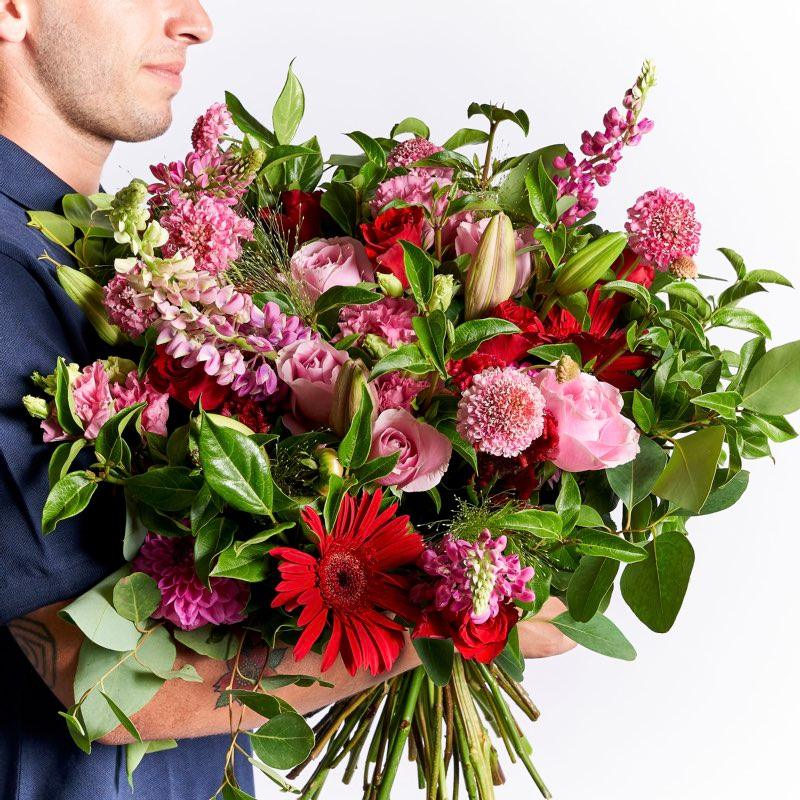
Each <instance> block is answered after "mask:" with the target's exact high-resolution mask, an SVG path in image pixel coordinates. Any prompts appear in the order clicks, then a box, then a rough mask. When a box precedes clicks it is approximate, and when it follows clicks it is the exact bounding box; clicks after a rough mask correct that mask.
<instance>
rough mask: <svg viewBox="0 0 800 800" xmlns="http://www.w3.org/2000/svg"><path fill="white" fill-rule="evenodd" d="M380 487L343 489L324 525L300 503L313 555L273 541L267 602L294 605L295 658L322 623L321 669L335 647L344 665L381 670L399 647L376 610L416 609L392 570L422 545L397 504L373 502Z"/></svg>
mask: <svg viewBox="0 0 800 800" xmlns="http://www.w3.org/2000/svg"><path fill="white" fill-rule="evenodd" d="M382 499H383V493H382V492H381V491H380V490H378V491H376V492H375V493H374V494H373V495H371V496H370V495H369V494H367V493H366V492H365V493H362V495H361V497H360V498H359V500H358V501H357V502H356V500H355V499H354V498H353V497H351V496H350V495H348V494H346V495H344V497H342V502H341V505H340V506H339V513H338V515H337V517H336V522H335V524H334V526H333V530H332V531H327V530H326V529H325V524H324V522H323V521H322V519H321V518H320V517H319V515H318V514H317V513H316V512H315V511H314V510H313V509H312V508H311V507H310V506H306V508H304V509H303V511H302V512H301V516H302V519H303V522H305V524H306V525H307V526H308V527H309V528H310V529H311V532H312V533H313V534H314V535H315V537H316V539H317V541H318V545H317V549H318V555H312V554H311V553H307V552H305V551H303V550H296V549H294V548H292V547H276V548H274V549H273V550H272V551H271V555H273V556H275V557H276V558H279V559H281V563H280V564H279V565H278V570H279V571H280V574H281V581H280V583H279V584H278V585H277V587H276V592H277V594H276V596H275V599H274V600H273V601H272V607H273V608H277V607H279V606H285V608H286V610H287V611H290V612H291V611H294V610H296V609H297V608H301V607H302V611H301V612H300V616H299V617H298V619H297V624H298V626H299V627H300V628H303V633H302V634H301V635H300V638H299V639H298V640H297V644H296V645H295V646H294V657H295V660H296V661H300V660H301V659H303V658H304V657H305V656H306V655H307V653H308V651H309V650H310V649H311V648H312V647H313V645H314V644H315V642H316V641H317V640H318V639H319V638H320V636H321V635H322V632H323V631H324V630H325V628H326V626H327V625H328V624H329V623H330V626H331V636H330V639H329V640H328V644H327V645H326V646H325V650H324V652H323V655H322V664H321V669H322V670H323V671H325V670H327V669H328V668H329V667H330V666H331V665H332V664H333V663H334V661H335V660H336V657H337V656H338V655H340V654H341V656H342V661H343V662H344V665H345V667H346V668H347V671H348V672H349V673H350V674H351V675H355V672H356V670H357V669H358V668H359V667H366V668H367V669H368V670H369V671H370V672H371V673H372V674H373V675H378V674H380V673H382V672H386V671H387V670H388V669H390V668H391V666H392V664H394V662H395V660H396V659H397V656H398V655H399V654H400V651H401V650H402V649H403V642H404V639H403V631H404V630H405V629H404V627H403V626H402V625H401V624H400V623H399V622H395V620H393V619H389V617H387V616H386V615H385V614H383V613H382V611H391V612H393V613H395V614H400V615H401V616H403V617H406V618H409V619H410V618H413V617H415V616H416V615H417V614H418V609H416V608H415V607H414V606H412V605H411V603H410V602H409V600H408V595H409V586H408V581H407V580H406V578H405V577H404V576H400V575H396V574H392V573H394V571H395V570H397V569H399V568H400V567H404V566H406V565H411V564H413V562H414V561H416V559H417V558H418V557H419V555H420V554H421V553H422V550H423V545H422V537H421V536H420V535H419V534H418V533H416V532H415V531H414V530H413V529H412V528H411V526H410V524H409V520H408V516H406V515H403V516H399V517H397V516H395V512H396V511H397V504H396V503H393V504H392V505H390V506H388V507H387V508H386V509H384V510H383V511H381V510H380V506H381V500H382Z"/></svg>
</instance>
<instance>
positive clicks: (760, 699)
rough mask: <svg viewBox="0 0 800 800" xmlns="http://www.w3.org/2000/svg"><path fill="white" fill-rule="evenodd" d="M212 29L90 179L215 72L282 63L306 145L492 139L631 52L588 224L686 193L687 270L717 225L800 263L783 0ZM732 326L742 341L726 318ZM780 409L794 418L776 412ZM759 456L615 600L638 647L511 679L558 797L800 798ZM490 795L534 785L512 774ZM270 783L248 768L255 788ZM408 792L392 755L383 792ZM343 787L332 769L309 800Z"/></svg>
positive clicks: (789, 319) (552, 134) (787, 623)
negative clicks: (660, 604) (496, 115)
mask: <svg viewBox="0 0 800 800" xmlns="http://www.w3.org/2000/svg"><path fill="white" fill-rule="evenodd" d="M206 5H207V8H208V10H209V12H210V13H211V15H212V17H213V19H214V22H215V24H216V36H215V38H214V40H213V41H212V42H211V43H210V44H208V45H206V46H205V47H202V48H197V49H196V50H195V51H194V52H193V53H192V56H191V59H190V66H189V69H188V70H187V74H186V84H185V88H184V91H183V93H182V94H181V96H180V97H179V98H178V100H177V101H176V105H175V112H176V113H175V124H174V125H173V128H172V130H171V131H170V132H169V133H168V134H167V135H166V136H164V137H163V138H161V139H159V140H157V141H155V142H151V143H148V144H144V145H122V146H119V147H118V148H117V149H116V150H115V151H114V153H113V154H112V157H111V161H110V162H109V168H108V170H107V173H106V175H105V182H106V185H107V186H108V187H110V188H117V187H118V186H119V185H121V184H122V183H124V182H126V181H127V180H128V178H129V177H131V176H133V175H135V174H141V173H142V171H143V169H144V167H145V166H146V165H147V164H149V163H150V162H151V161H154V160H160V159H163V158H167V157H170V158H175V157H180V156H182V155H183V154H185V152H186V151H187V149H188V147H187V145H188V134H189V131H190V129H191V124H192V121H193V119H194V117H195V116H197V115H198V114H199V113H200V112H201V111H202V110H203V109H204V108H205V107H206V106H207V105H208V104H210V103H211V102H213V101H216V100H219V99H222V96H223V91H224V90H225V89H226V88H228V89H231V90H232V91H234V92H235V93H237V94H238V95H239V96H240V97H241V99H242V100H243V101H244V102H245V104H246V105H247V107H248V108H249V109H250V110H251V111H252V112H253V113H255V114H256V115H257V116H261V117H262V118H263V119H264V120H265V122H269V114H270V110H271V107H272V102H273V100H274V98H275V97H276V96H277V94H278V92H279V91H280V88H281V86H282V83H283V79H284V75H285V70H286V66H287V64H288V62H289V60H290V59H292V58H294V57H297V60H296V63H295V68H296V71H297V73H298V74H299V76H300V78H301V80H302V82H303V85H304V87H305V90H306V97H307V113H306V119H305V121H304V123H303V125H302V128H301V131H300V134H301V136H302V137H303V138H307V137H308V136H309V135H311V134H312V133H316V134H318V135H319V138H320V141H321V143H322V146H323V151H324V152H326V153H330V152H337V151H338V152H343V151H346V152H353V151H354V150H353V145H352V144H350V143H349V142H348V141H347V140H345V139H344V137H343V136H342V135H341V131H347V130H353V129H355V128H358V129H363V130H365V131H367V132H369V133H372V134H377V135H387V134H388V131H389V128H390V126H391V125H392V123H394V122H396V121H398V120H400V119H402V118H403V117H405V116H407V115H414V116H419V117H422V118H423V119H425V120H426V121H427V122H428V123H429V124H430V126H431V129H432V132H433V138H435V139H438V140H440V141H442V140H444V138H446V137H447V136H448V135H449V134H450V133H451V132H452V131H453V130H455V129H456V128H458V127H461V126H462V125H464V124H466V118H465V111H466V107H467V105H468V104H469V102H470V101H472V100H480V101H484V102H485V101H488V100H492V101H504V102H506V103H507V104H508V106H510V107H512V108H518V107H523V108H525V109H526V110H527V111H528V112H529V113H530V116H531V119H532V131H531V135H530V137H529V139H528V140H527V143H525V144H524V145H523V140H522V137H521V136H518V135H517V133H516V132H515V130H513V129H512V128H511V127H510V126H509V127H508V128H506V129H505V130H504V131H503V132H504V136H505V141H504V142H502V143H501V150H500V152H501V153H503V152H504V151H505V152H507V153H508V154H511V153H515V152H520V151H521V150H522V149H523V146H524V148H525V149H526V150H532V149H534V148H535V147H537V146H540V145H543V144H548V143H551V142H560V141H565V142H567V143H568V144H570V145H572V146H573V147H576V146H577V144H578V143H579V135H580V132H581V131H582V130H583V129H584V128H591V130H592V131H594V130H596V129H597V127H599V126H600V123H601V118H602V115H603V113H604V112H605V111H606V110H607V109H608V108H610V107H611V105H612V104H618V103H619V101H620V100H621V98H622V94H623V92H624V90H625V89H626V87H627V86H628V85H629V84H630V83H631V82H632V81H633V79H634V78H635V76H636V73H637V71H638V69H639V64H640V62H641V60H642V59H643V58H644V57H646V56H649V57H651V58H653V59H655V61H656V63H657V64H658V68H659V78H660V81H659V85H658V87H656V89H655V90H654V91H653V93H652V95H651V101H650V102H649V104H648V108H647V116H650V117H652V118H654V119H655V121H656V128H655V130H654V131H653V132H652V133H651V134H649V135H648V136H647V137H645V140H644V141H643V143H642V144H641V146H640V147H638V148H635V149H631V150H629V151H628V152H626V154H625V158H624V159H623V162H622V164H621V168H620V170H619V171H618V173H617V174H616V175H615V177H614V181H613V183H612V185H611V186H609V187H608V188H606V189H603V190H601V191H600V198H601V204H600V209H599V210H600V221H601V222H602V223H604V224H605V225H607V226H608V227H616V228H618V229H619V228H621V226H622V223H623V222H624V214H625V209H626V208H627V207H628V206H629V205H631V204H632V202H633V200H634V199H635V198H636V197H637V196H638V195H639V194H640V193H641V192H643V191H646V190H648V189H651V188H655V187H657V186H661V185H664V186H668V187H670V188H672V189H675V190H677V191H681V192H683V193H685V194H686V195H688V196H689V197H691V198H692V199H693V200H694V202H695V204H696V206H697V210H698V215H699V218H700V219H701V221H702V223H703V235H702V249H701V252H700V255H699V262H700V265H701V269H702V271H704V272H708V273H716V274H718V275H722V274H731V273H726V270H727V269H728V267H727V265H726V263H725V262H724V260H723V259H722V257H721V256H720V255H719V254H718V253H716V252H715V248H717V247H718V246H720V245H725V246H729V247H733V248H734V249H736V250H738V251H740V252H741V253H742V254H743V255H744V256H745V258H746V260H747V262H748V264H749V266H750V267H751V268H753V267H769V268H774V269H778V270H781V271H784V272H785V273H786V274H788V275H789V276H790V277H792V278H794V279H795V282H796V283H798V284H800V270H799V269H798V264H799V263H800V258H799V257H800V237H798V235H797V219H798V216H797V215H798V203H797V197H798V186H799V185H800V167H798V163H800V159H799V158H798V143H799V142H798V130H799V129H800V112H798V104H797V76H798V66H800V64H799V63H798V62H799V61H800V57H799V56H798V52H800V48H798V46H797V39H798V34H800V24H798V23H799V22H800V12H798V11H797V7H796V6H795V5H794V4H790V3H789V2H775V1H774V0H773V1H772V2H764V0H762V2H759V3H752V2H747V3H745V2H741V0H739V1H738V2H708V0H703V2H700V1H699V0H694V1H693V2H675V0H668V2H659V3H655V2H646V3H643V2H640V3H631V2H625V3H622V2H618V1H617V0H613V1H609V0H605V1H604V2H593V3H590V2H586V1H585V0H577V1H576V0H572V2H570V3H556V2H549V3H543V2H530V1H529V2H522V1H521V0H518V1H517V2H507V1H506V0H486V1H485V2H474V1H473V0H402V1H401V2H392V3H388V2H380V3H379V2H360V1H359V2H354V1H353V0H340V2H332V1H331V0H326V1H325V2H307V1H305V2H304V1H303V0H292V1H291V2H280V3H278V2H271V1H270V0H236V2H231V0H208V2H207V4H206ZM751 307H752V308H754V310H756V311H758V312H760V313H762V314H763V315H764V316H765V317H766V318H767V320H768V322H769V324H770V325H771V326H772V330H773V334H774V342H775V343H782V342H785V341H788V340H790V339H797V338H800V310H798V295H797V293H796V292H793V291H791V290H786V289H780V288H777V289H776V290H775V291H774V292H773V293H771V294H770V295H768V296H764V295H762V296H759V297H757V298H756V299H755V300H752V301H751ZM735 341H741V340H740V339H735ZM795 422H797V420H795ZM776 450H777V454H778V463H777V465H776V466H773V465H772V463H770V462H758V463H756V464H755V465H754V466H753V468H752V472H753V475H752V479H751V489H750V491H749V492H748V494H747V495H746V496H745V498H744V499H743V500H742V501H741V502H740V503H739V504H738V505H737V506H736V507H735V508H734V509H732V510H729V511H727V512H724V513H722V514H719V515H717V516H714V517H705V518H702V519H698V520H696V521H695V523H694V525H693V526H692V532H693V537H692V541H693V543H694V546H695V548H696V551H697V562H696V567H695V571H694V575H693V577H692V581H691V584H690V587H689V592H688V595H687V597H686V601H685V604H684V608H683V610H682V612H681V615H680V617H679V618H678V621H677V623H676V625H675V627H674V628H673V630H672V631H671V633H670V634H669V635H667V636H658V635H656V634H653V633H650V632H649V631H648V630H647V629H645V628H644V627H643V626H642V625H641V624H640V623H638V621H637V620H636V619H635V618H634V617H633V616H632V614H631V613H630V612H629V611H628V610H627V608H626V607H625V606H624V604H623V603H621V602H615V603H614V604H613V605H612V608H611V609H610V612H609V613H610V614H611V616H612V617H613V619H614V620H615V621H616V622H617V623H618V624H619V626H620V627H621V628H622V629H623V630H624V631H625V632H626V633H627V635H628V636H629V638H630V639H631V641H632V642H633V643H634V644H635V646H636V647H637V649H638V651H639V658H638V660H637V661H635V662H633V663H623V662H618V661H612V660H609V659H604V658H602V657H601V656H598V655H595V654H593V653H590V652H587V651H580V650H578V651H575V652H573V653H570V654H569V655H567V656H565V657H562V658H559V659H555V660H552V661H549V662H535V663H533V662H531V663H530V664H529V667H528V672H527V678H526V682H527V685H528V688H529V690H530V691H531V693H532V694H533V696H534V698H535V700H536V701H537V703H538V704H539V706H540V708H541V709H542V712H543V714H542V718H541V720H540V721H539V722H538V723H537V724H536V725H535V726H532V727H533V730H531V731H530V734H531V737H532V742H533V743H534V747H535V750H536V752H535V755H536V758H535V762H536V764H537V765H538V767H539V769H540V771H541V772H542V774H543V775H544V777H545V779H546V780H547V781H548V783H549V785H550V787H551V789H552V791H553V793H554V795H555V797H556V798H557V800H586V799H587V798H592V800H612V799H613V800H634V799H635V800H640V798H643V797H645V798H649V799H650V800H672V799H673V798H682V800H706V799H707V798H751V797H764V798H780V799H782V798H794V797H800V788H799V787H798V779H797V758H798V756H797V724H798V723H797V720H798V713H799V712H800V690H799V689H798V685H797V680H798V675H799V674H800V672H799V670H798V667H800V646H798V635H797V630H798V617H799V616H800V592H799V591H798V584H797V575H798V565H799V564H800V562H799V559H800V541H799V540H800V530H799V526H798V523H797V519H798V500H800V494H798V488H797V480H798V475H800V442H799V441H795V442H791V443H789V444H786V445H783V446H779V447H777V448H776ZM507 772H508V774H509V776H510V779H509V781H508V783H507V785H506V786H505V787H504V788H500V789H499V790H498V797H499V798H513V797H519V796H525V797H532V796H533V794H534V792H535V789H534V787H533V786H532V784H529V783H528V782H527V778H526V776H525V775H524V773H523V772H522V771H520V770H517V769H508V770H507ZM276 795H277V792H276V791H274V790H273V789H272V788H271V786H270V785H268V784H265V783H262V784H260V788H259V798H271V797H274V796H276ZM416 795H417V790H416V776H415V775H412V773H411V771H410V770H406V771H404V772H403V773H402V774H401V777H400V779H399V781H398V784H397V788H396V791H395V796H396V797H406V798H409V797H412V796H416ZM356 796H360V795H358V793H357V791H356V789H355V787H353V788H350V789H348V788H347V787H343V786H341V785H340V784H339V783H338V782H337V781H335V780H331V781H330V783H329V786H328V788H327V795H326V797H327V798H329V800H335V799H336V798H345V797H347V798H351V797H356Z"/></svg>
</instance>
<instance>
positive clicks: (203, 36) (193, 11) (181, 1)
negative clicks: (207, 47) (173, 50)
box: [166, 0, 214, 45]
mask: <svg viewBox="0 0 800 800" xmlns="http://www.w3.org/2000/svg"><path fill="white" fill-rule="evenodd" d="M171 5H172V6H173V8H172V9H171V13H170V15H169V17H168V18H167V22H166V34H167V36H168V37H169V38H170V39H172V40H173V41H174V42H181V43H183V44H187V45H192V44H202V43H203V42H207V41H208V40H209V39H210V38H211V36H212V34H213V33H214V26H213V24H212V22H211V19H210V17H209V16H208V14H207V13H206V11H205V9H204V8H203V6H202V5H201V3H200V2H199V0H178V1H177V2H175V3H172V4H171Z"/></svg>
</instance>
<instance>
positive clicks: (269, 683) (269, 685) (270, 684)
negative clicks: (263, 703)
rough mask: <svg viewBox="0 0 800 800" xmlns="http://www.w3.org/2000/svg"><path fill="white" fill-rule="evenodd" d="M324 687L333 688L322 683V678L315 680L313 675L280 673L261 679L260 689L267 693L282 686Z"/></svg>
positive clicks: (324, 682)
mask: <svg viewBox="0 0 800 800" xmlns="http://www.w3.org/2000/svg"><path fill="white" fill-rule="evenodd" d="M315 684H317V685H319V686H325V687H327V688H328V689H330V688H332V687H333V684H332V683H330V682H329V681H324V680H322V678H316V677H314V676H313V675H290V674H288V673H283V672H282V673H280V674H276V675H267V676H266V677H264V678H262V679H261V688H262V689H264V690H265V691H267V692H271V691H273V690H275V689H282V688H283V687H284V686H300V687H301V688H306V687H308V686H314V685H315Z"/></svg>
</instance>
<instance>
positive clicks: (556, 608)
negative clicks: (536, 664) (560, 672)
mask: <svg viewBox="0 0 800 800" xmlns="http://www.w3.org/2000/svg"><path fill="white" fill-rule="evenodd" d="M566 610H567V607H566V606H565V605H564V603H562V602H561V600H559V599H558V598H557V597H550V598H548V599H547V601H546V602H545V604H544V605H543V606H542V608H541V610H540V611H539V613H538V614H537V615H536V616H535V617H533V618H531V619H528V620H525V621H524V622H521V623H520V625H519V643H520V649H521V650H522V655H523V656H524V657H525V658H547V657H549V656H558V655H561V654H562V653H566V652H568V651H569V650H572V648H573V647H575V642H573V641H572V639H569V638H567V637H566V636H564V634H563V633H561V631H560V630H558V628H556V627H555V626H554V625H551V624H550V620H551V619H553V618H554V617H557V616H558V615H559V614H561V613H563V612H564V611H566Z"/></svg>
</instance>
